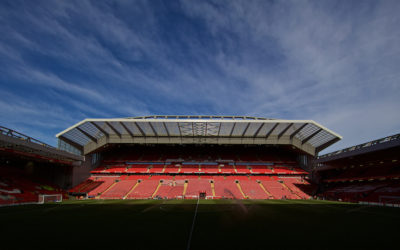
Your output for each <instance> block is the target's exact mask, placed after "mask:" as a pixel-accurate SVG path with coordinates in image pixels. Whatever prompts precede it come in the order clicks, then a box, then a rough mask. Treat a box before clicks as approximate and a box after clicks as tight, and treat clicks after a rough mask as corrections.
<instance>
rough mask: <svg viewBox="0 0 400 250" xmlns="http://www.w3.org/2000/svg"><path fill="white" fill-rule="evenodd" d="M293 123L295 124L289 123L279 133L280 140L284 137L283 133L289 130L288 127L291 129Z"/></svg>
mask: <svg viewBox="0 0 400 250" xmlns="http://www.w3.org/2000/svg"><path fill="white" fill-rule="evenodd" d="M293 124H294V123H289V125H288V126H287V127H286V128H285V129H284V130H282V132H280V133H279V135H278V140H279V139H280V138H281V137H282V135H284V134H285V132H286V131H288V129H289V128H290V127H291V126H293Z"/></svg>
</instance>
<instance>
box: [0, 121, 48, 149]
mask: <svg viewBox="0 0 400 250" xmlns="http://www.w3.org/2000/svg"><path fill="white" fill-rule="evenodd" d="M0 134H2V135H6V136H10V137H13V138H17V139H20V140H24V141H29V142H33V143H36V144H39V145H42V146H44V147H47V148H55V147H53V146H50V145H49V144H46V143H44V142H41V141H39V140H36V139H34V138H32V137H30V136H27V135H24V134H22V133H20V132H18V131H15V130H12V129H9V128H6V127H3V126H0Z"/></svg>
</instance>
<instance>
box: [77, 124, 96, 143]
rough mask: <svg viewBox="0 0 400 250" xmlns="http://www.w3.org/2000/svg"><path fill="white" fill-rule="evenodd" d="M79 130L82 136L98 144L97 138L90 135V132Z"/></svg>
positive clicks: (78, 128)
mask: <svg viewBox="0 0 400 250" xmlns="http://www.w3.org/2000/svg"><path fill="white" fill-rule="evenodd" d="M76 129H77V130H79V131H80V132H81V133H82V134H84V135H85V136H86V137H87V138H89V139H90V140H91V141H93V142H95V143H97V139H96V137H94V136H92V135H91V134H89V133H88V132H86V131H84V130H83V129H81V128H80V127H76Z"/></svg>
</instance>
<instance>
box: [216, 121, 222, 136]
mask: <svg viewBox="0 0 400 250" xmlns="http://www.w3.org/2000/svg"><path fill="white" fill-rule="evenodd" d="M221 127H222V123H219V128H218V133H217V136H219V133H220V132H221Z"/></svg>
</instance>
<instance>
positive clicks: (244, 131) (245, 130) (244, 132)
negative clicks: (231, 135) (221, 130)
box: [242, 122, 250, 137]
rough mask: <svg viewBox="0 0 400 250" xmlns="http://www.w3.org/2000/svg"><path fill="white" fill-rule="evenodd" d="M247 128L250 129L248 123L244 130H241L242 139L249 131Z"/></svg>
mask: <svg viewBox="0 0 400 250" xmlns="http://www.w3.org/2000/svg"><path fill="white" fill-rule="evenodd" d="M249 127H250V122H249V123H247V126H246V128H245V129H244V130H243V133H242V137H243V136H244V134H246V132H247V130H248V129H249Z"/></svg>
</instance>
